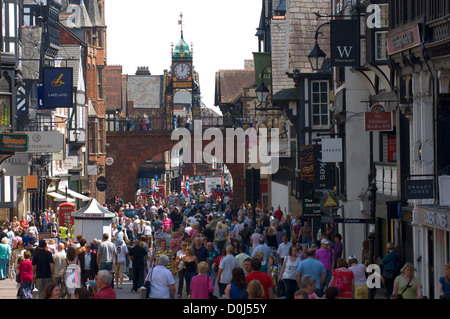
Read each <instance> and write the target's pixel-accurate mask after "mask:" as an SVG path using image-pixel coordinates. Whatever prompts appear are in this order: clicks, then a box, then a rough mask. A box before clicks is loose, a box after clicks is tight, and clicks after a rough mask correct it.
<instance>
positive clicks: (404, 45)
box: [387, 25, 421, 55]
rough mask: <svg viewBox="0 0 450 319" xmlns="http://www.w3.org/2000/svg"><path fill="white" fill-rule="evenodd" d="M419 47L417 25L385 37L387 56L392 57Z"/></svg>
mask: <svg viewBox="0 0 450 319" xmlns="http://www.w3.org/2000/svg"><path fill="white" fill-rule="evenodd" d="M419 45H421V40H420V32H419V25H415V26H413V27H411V28H408V29H406V30H403V31H401V32H398V33H395V34H393V35H390V36H388V37H387V50H388V54H389V55H392V54H395V53H398V52H401V51H404V50H408V49H411V48H414V47H417V46H419Z"/></svg>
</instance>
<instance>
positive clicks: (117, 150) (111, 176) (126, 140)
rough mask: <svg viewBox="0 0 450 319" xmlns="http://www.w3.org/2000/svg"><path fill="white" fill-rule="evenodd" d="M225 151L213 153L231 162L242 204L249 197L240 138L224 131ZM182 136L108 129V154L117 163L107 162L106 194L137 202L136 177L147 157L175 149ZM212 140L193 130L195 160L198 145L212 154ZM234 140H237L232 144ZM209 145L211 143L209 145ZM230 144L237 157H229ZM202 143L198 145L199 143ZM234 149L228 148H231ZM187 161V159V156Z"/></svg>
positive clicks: (236, 202)
mask: <svg viewBox="0 0 450 319" xmlns="http://www.w3.org/2000/svg"><path fill="white" fill-rule="evenodd" d="M223 137H224V140H223V143H222V145H223V149H222V150H221V151H222V154H218V152H220V150H215V151H214V152H213V153H215V154H212V155H215V156H218V155H221V158H222V159H223V161H224V163H225V164H226V165H227V167H228V169H229V171H230V174H231V176H232V178H233V205H240V204H242V203H243V202H244V200H245V192H244V178H245V174H244V163H242V160H241V161H239V160H238V143H239V141H238V139H237V138H233V140H231V138H230V139H229V140H227V137H226V134H225V132H224V133H223ZM181 140H182V138H181V137H180V138H179V139H172V132H171V131H169V130H161V131H112V132H107V134H106V141H107V144H108V146H107V156H108V157H112V158H113V160H114V161H113V164H112V165H109V166H106V180H107V189H106V198H107V200H108V201H109V200H110V199H111V198H113V197H114V196H116V197H120V198H122V199H123V200H124V201H125V202H134V200H135V178H136V176H137V174H138V171H139V169H140V168H141V166H143V165H144V163H145V161H147V160H148V159H149V158H152V157H154V156H156V155H158V154H161V153H164V152H166V151H171V150H172V149H173V148H174V146H175V145H176V144H177V143H178V142H180V141H181ZM196 142H197V143H196ZM211 143H212V141H211V140H205V139H203V138H197V141H196V139H195V137H194V134H193V132H191V143H190V145H191V153H190V154H191V161H192V162H193V161H194V160H193V156H194V154H195V152H194V147H195V145H201V149H202V150H203V152H204V153H206V154H208V153H209V154H210V152H208V151H207V150H208V149H209V150H210V151H211ZM230 143H233V144H230ZM208 145H209V147H207V146H208ZM227 145H228V147H230V145H233V149H234V158H233V159H232V160H227V156H225V154H226V153H227ZM197 147H198V146H197ZM229 150H230V149H229V148H228V151H229ZM184 160H185V161H187V159H186V158H185V159H184Z"/></svg>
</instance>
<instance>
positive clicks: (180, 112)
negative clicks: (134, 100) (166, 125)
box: [165, 14, 200, 126]
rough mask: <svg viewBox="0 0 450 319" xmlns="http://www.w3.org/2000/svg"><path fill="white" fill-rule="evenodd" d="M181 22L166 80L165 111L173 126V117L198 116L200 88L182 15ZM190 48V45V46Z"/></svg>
mask: <svg viewBox="0 0 450 319" xmlns="http://www.w3.org/2000/svg"><path fill="white" fill-rule="evenodd" d="M180 18H181V20H179V21H178V23H179V24H180V25H181V39H180V41H179V42H178V43H177V45H175V47H174V46H173V45H172V52H171V54H172V65H171V68H170V72H169V73H168V76H167V78H166V81H167V82H166V83H167V85H166V90H165V91H166V93H165V97H166V99H165V100H166V111H167V114H168V117H170V124H171V125H172V126H173V122H174V117H176V118H178V116H181V117H182V118H186V116H187V115H188V113H189V115H190V117H191V119H196V118H198V117H199V115H200V88H199V85H198V74H197V72H196V71H195V69H194V66H193V52H192V51H191V48H190V47H189V45H188V44H187V43H186V41H185V40H184V35H183V20H182V19H183V15H182V14H180ZM191 46H192V45H191Z"/></svg>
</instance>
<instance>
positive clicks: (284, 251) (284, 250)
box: [277, 235, 292, 265]
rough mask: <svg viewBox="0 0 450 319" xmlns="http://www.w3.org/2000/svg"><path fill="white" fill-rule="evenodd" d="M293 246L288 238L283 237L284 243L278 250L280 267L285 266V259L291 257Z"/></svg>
mask: <svg viewBox="0 0 450 319" xmlns="http://www.w3.org/2000/svg"><path fill="white" fill-rule="evenodd" d="M291 246H292V243H291V242H290V241H288V238H287V237H286V235H285V236H283V242H282V243H281V244H280V245H279V246H278V250H277V262H278V265H283V262H284V258H286V257H288V256H289V247H291Z"/></svg>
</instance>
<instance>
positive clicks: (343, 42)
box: [330, 19, 360, 67]
mask: <svg viewBox="0 0 450 319" xmlns="http://www.w3.org/2000/svg"><path fill="white" fill-rule="evenodd" d="M330 49H331V66H335V67H346V66H349V67H356V66H359V63H360V61H359V60H360V53H359V51H360V36H359V20H356V19H355V20H331V22H330Z"/></svg>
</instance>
